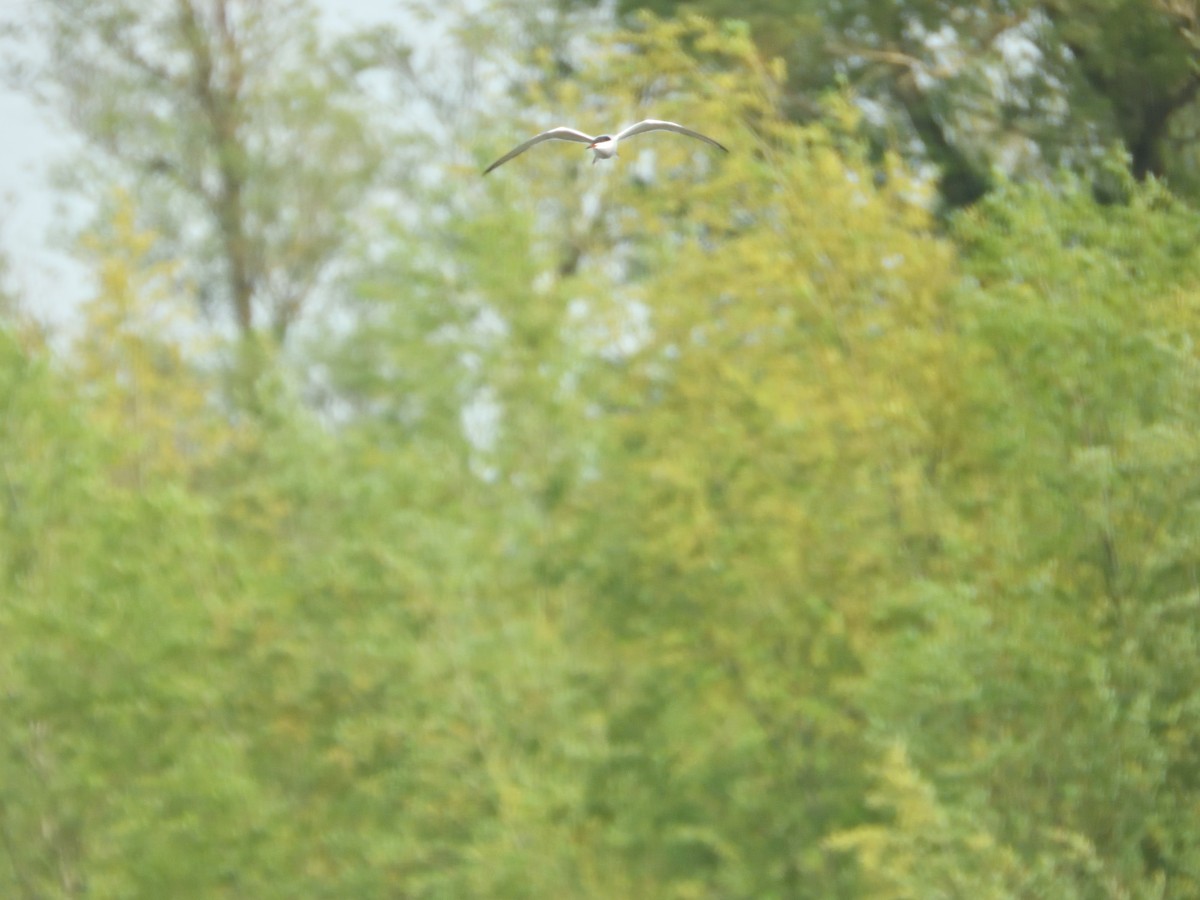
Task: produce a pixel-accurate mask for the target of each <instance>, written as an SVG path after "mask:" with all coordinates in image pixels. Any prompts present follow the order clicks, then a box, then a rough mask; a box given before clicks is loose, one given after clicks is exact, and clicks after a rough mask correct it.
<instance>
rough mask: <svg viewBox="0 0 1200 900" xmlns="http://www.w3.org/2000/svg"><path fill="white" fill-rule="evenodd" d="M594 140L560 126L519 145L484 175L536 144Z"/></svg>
mask: <svg viewBox="0 0 1200 900" xmlns="http://www.w3.org/2000/svg"><path fill="white" fill-rule="evenodd" d="M594 140H595V138H594V137H592V136H591V135H590V134H584V133H583V132H582V131H576V130H575V129H574V128H567V127H566V126H565V125H559V126H558V127H557V128H551V129H550V130H549V131H543V132H542V133H541V134H539V135H537V136H536V137H531V138H530V139H529V140H527V141H526V142H525V143H523V144H518V145H517V146H516V147H513V148H512V149H511V150H509V151H508V152H507V153H505V154H504V155H503V156H502V157H500V158H499V159H498V160H496V161H495V162H494V163H492V164H491V165H490V166H488V167H487V168H486V169H484V170H483V174H484V175H486V174H487V173H488V172H490V171H492V169H494V168H496V167H497V166H502V165H504V164H505V163H506V162H508V161H509V160H510V159H512V158H513V157H514V156H519V155H520V154H522V153H524V152H525V151H526V150H528V149H529V148H530V147H532V146H533V145H534V144H540V143H541V142H542V141H575V142H576V143H579V144H590V143H591V142H592V141H594Z"/></svg>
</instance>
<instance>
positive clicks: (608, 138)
mask: <svg viewBox="0 0 1200 900" xmlns="http://www.w3.org/2000/svg"><path fill="white" fill-rule="evenodd" d="M611 140H612V135H611V134H602V135H600V136H599V137H598V138H596V139H595V140H594V141H592V142H591V143H590V144H588V149H589V150H591V149H593V148H594V147H595V146H596V145H597V144H606V143H608V142H609V141H611Z"/></svg>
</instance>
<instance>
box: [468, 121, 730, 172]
mask: <svg viewBox="0 0 1200 900" xmlns="http://www.w3.org/2000/svg"><path fill="white" fill-rule="evenodd" d="M647 131H674V132H675V133H676V134H686V135H687V136H688V137H694V138H699V139H700V140H702V141H704V142H705V143H708V144H712V145H713V146H714V147H716V148H717V149H718V150H724V151H725V152H726V153H728V152H729V151H728V150H726V149H725V148H724V147H722V146H721V145H720V144H718V143H717V142H716V141H714V140H713V139H712V138H710V137H706V136H704V135H703V134H701V133H700V132H698V131H692V129H690V128H684V127H683V126H682V125H676V124H675V123H674V122H664V121H662V120H661V119H643V120H642V121H640V122H638V123H637V124H636V125H630V126H629V127H628V128H626V129H625V130H623V131H620V132H618V133H617V134H602V135H599V136H598V137H592V136H591V135H590V134H584V133H583V132H582V131H576V130H575V129H574V128H568V127H567V126H565V125H559V126H558V127H557V128H551V129H550V130H549V131H543V132H542V133H541V134H539V135H537V136H535V137H531V138H530V139H529V140H527V141H526V142H525V143H523V144H520V145H518V146H516V147H514V148H513V149H511V150H509V151H508V152H507V153H505V154H504V155H503V156H502V157H500V158H499V159H498V160H496V161H495V162H494V163H492V164H491V165H490V166H488V167H487V168H486V169H484V170H483V174H484V175H486V174H487V173H488V172H490V171H492V169H494V168H496V167H497V166H502V165H504V164H505V163H506V162H508V161H509V160H510V159H512V158H513V157H514V156H519V155H520V154H522V153H524V152H525V151H526V150H528V149H529V148H530V147H532V146H533V145H534V144H540V143H541V142H542V141H575V142H576V143H579V144H587V148H588V149H589V150H591V151H592V153H594V154H595V155H594V156H593V157H592V165H595V164H596V160H598V159H612V158H613V157H614V156H616V155H617V144H619V143H620V142H621V141H623V140H625V138H628V137H633V136H634V135H635V134H643V133H645V132H647Z"/></svg>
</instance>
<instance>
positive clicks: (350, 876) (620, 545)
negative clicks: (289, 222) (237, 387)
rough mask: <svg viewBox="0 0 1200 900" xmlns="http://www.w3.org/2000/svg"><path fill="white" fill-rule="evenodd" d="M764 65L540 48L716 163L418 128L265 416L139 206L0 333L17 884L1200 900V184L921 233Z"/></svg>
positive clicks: (726, 45)
mask: <svg viewBox="0 0 1200 900" xmlns="http://www.w3.org/2000/svg"><path fill="white" fill-rule="evenodd" d="M780 74H781V73H779V72H777V71H775V70H773V69H772V68H770V67H768V66H764V65H763V64H762V62H761V61H760V59H759V57H758V53H757V51H756V50H755V48H754V46H753V45H752V44H751V43H750V40H749V37H748V36H747V35H746V33H745V31H744V30H742V29H738V28H730V27H718V26H714V25H712V24H711V23H709V22H706V21H705V20H703V19H701V18H699V17H686V18H681V19H677V20H658V19H653V18H645V19H642V20H640V21H639V22H638V23H637V26H636V28H635V29H633V30H631V31H630V32H628V33H624V34H621V35H619V36H618V37H617V38H616V39H614V40H613V41H611V42H600V43H599V44H598V45H597V46H596V48H595V55H594V57H593V58H591V59H590V61H589V63H588V65H587V66H586V67H585V68H583V69H581V70H580V71H579V73H578V76H577V77H576V78H574V79H556V78H545V79H542V80H537V79H535V80H533V81H532V82H531V84H532V87H531V88H530V93H529V96H530V99H531V103H532V105H531V107H530V109H529V110H528V117H529V121H528V122H526V123H524V124H523V125H522V126H520V127H519V128H518V127H517V126H513V128H514V132H518V131H523V130H524V128H525V127H526V126H528V127H530V128H533V127H536V126H537V125H539V124H544V123H545V122H547V121H550V120H561V121H571V122H578V123H579V125H580V127H594V126H591V125H589V124H588V123H589V122H591V121H592V120H593V119H594V120H595V121H597V122H600V123H612V122H615V121H625V120H635V119H636V118H639V117H642V116H644V115H649V114H652V113H653V114H657V115H663V116H666V117H670V118H673V119H678V120H680V121H684V122H688V123H691V124H696V125H698V126H700V127H703V128H704V129H705V130H706V131H710V132H712V133H713V134H714V135H715V136H716V137H718V139H720V140H722V141H723V142H725V143H727V144H728V145H729V146H730V148H731V151H732V152H731V153H730V154H729V155H728V156H717V155H715V154H712V153H710V152H709V150H708V148H704V147H699V146H697V145H693V144H691V143H689V142H686V141H681V140H674V139H673V136H668V135H648V136H646V137H645V139H644V140H642V139H639V141H641V143H637V142H630V144H628V145H626V146H625V147H623V148H622V154H621V158H620V159H619V160H616V161H614V162H613V163H612V164H609V165H606V166H595V167H593V166H592V165H590V164H589V163H588V162H587V160H586V157H582V156H581V155H580V154H579V153H578V151H579V149H580V148H578V147H574V146H571V145H547V146H544V147H540V148H538V151H537V152H535V153H530V154H527V155H525V156H522V157H521V158H520V159H519V160H516V161H514V162H513V163H512V164H510V165H509V166H506V167H505V168H504V169H503V170H501V171H499V172H497V173H495V174H494V175H492V176H489V178H488V179H487V180H486V181H485V180H483V179H481V178H479V177H478V175H477V173H475V172H473V171H472V172H471V173H470V179H471V180H470V181H468V180H467V176H466V175H465V174H464V173H463V170H462V169H461V168H458V167H457V166H456V163H455V161H454V160H453V159H447V160H445V161H440V158H439V160H436V161H434V162H431V165H430V169H429V171H428V172H427V173H426V174H427V176H428V178H427V179H426V180H425V181H424V187H423V188H422V189H421V190H422V191H424V192H423V193H422V192H417V193H414V195H413V196H412V197H411V198H409V202H411V203H413V204H418V203H420V204H426V205H424V206H421V207H419V209H420V211H422V212H424V213H427V215H419V216H412V217H406V218H405V220H404V221H402V222H398V223H395V224H394V226H393V227H392V229H391V230H389V231H387V232H381V233H380V234H379V235H378V246H374V247H371V248H370V252H369V253H367V252H366V251H364V257H366V258H364V260H363V261H362V264H361V266H360V265H359V264H358V263H356V264H355V267H356V270H357V271H359V272H361V273H363V274H362V276H361V277H358V278H356V279H354V281H353V282H352V283H351V285H350V288H351V290H352V296H351V297H350V303H349V304H348V305H347V307H346V308H345V312H346V319H345V320H340V321H337V322H336V323H333V324H335V325H336V328H334V327H331V328H330V330H329V331H327V332H325V333H323V334H320V335H319V339H318V340H317V341H315V342H313V343H308V344H299V345H297V346H295V347H294V348H293V352H294V353H296V354H298V355H297V356H293V357H288V356H285V355H283V354H275V353H274V352H273V351H272V350H271V349H270V348H263V351H262V357H261V359H259V360H257V363H258V366H259V368H258V375H259V377H258V381H257V382H256V384H255V398H256V402H255V406H254V414H253V415H248V414H246V412H245V407H240V406H239V407H235V408H234V409H230V408H228V407H222V405H221V403H220V400H221V399H222V397H223V393H222V384H221V382H220V380H219V375H214V374H213V373H212V369H211V367H210V365H209V363H210V361H211V359H212V358H213V354H214V346H213V342H212V341H211V339H210V340H209V341H207V342H204V341H196V340H193V339H194V338H195V337H196V331H195V327H194V325H193V324H189V322H190V320H189V319H188V318H187V316H186V315H185V311H186V310H188V309H189V304H188V302H187V299H188V296H189V291H190V285H189V284H188V282H187V281H186V280H183V279H181V277H180V273H181V272H184V271H189V267H187V266H186V265H184V263H186V262H187V260H182V259H176V258H175V257H174V250H173V249H167V248H175V247H176V246H177V245H175V244H173V243H171V242H170V240H169V237H164V236H163V235H159V234H156V233H153V232H150V231H147V230H145V229H144V228H141V227H138V225H137V224H136V223H137V221H138V209H137V208H136V207H135V206H134V202H133V200H132V199H131V198H130V197H129V196H128V195H122V194H120V193H118V194H116V195H115V200H114V201H113V202H112V204H111V213H112V214H111V219H110V220H109V221H108V222H106V223H103V225H102V227H100V228H98V229H97V230H96V231H95V233H94V234H93V235H92V236H91V237H90V238H89V239H88V242H87V249H88V253H89V254H90V258H91V259H92V260H93V261H94V266H95V271H96V273H97V281H96V289H95V296H94V297H93V298H92V299H91V300H90V301H89V303H88V305H87V306H86V308H85V309H84V311H83V319H84V321H85V323H86V327H85V328H84V329H81V333H80V335H79V336H78V337H77V338H76V339H75V340H74V341H72V342H69V343H65V344H64V345H63V349H62V350H61V351H60V353H59V355H57V356H55V355H51V353H50V351H48V350H47V349H46V348H44V347H41V346H39V345H38V344H37V343H36V342H32V341H28V340H26V339H24V336H23V335H22V336H20V337H19V336H18V335H16V334H15V333H14V332H13V328H14V327H15V326H9V325H7V324H6V326H5V328H6V329H8V330H4V331H0V430H2V432H3V434H4V438H5V439H4V440H3V441H2V442H0V584H2V585H3V591H2V599H0V634H3V635H4V640H3V641H0V691H2V695H3V697H4V698H5V708H4V712H5V715H4V717H3V722H2V724H0V894H2V895H4V896H30V897H32V896H49V897H68V896H78V895H80V894H83V893H88V894H90V895H95V896H98V897H142V896H145V897H163V896H170V897H187V896H204V897H208V896H254V897H276V896H277V897H295V896H329V897H345V896H366V897H375V896H378V897H393V896H412V897H462V896H468V897H470V896H481V897H500V898H505V897H530V898H533V897H594V898H609V897H674V898H704V897H712V898H716V897H721V898H726V897H755V898H758V897H780V898H782V897H795V896H801V897H804V896H814V897H829V898H858V897H868V898H881V900H882V898H897V900H898V898H909V897H963V896H972V897H973V896H979V897H992V898H1009V897H1013V898H1016V897H1043V896H1045V897H1065V898H1081V900H1082V898H1089V900H1090V898H1114V900H1115V898H1139V900H1142V898H1144V900H1151V898H1157V900H1166V898H1170V900H1183V898H1190V897H1193V896H1195V895H1196V894H1197V891H1198V890H1200V854H1198V852H1197V850H1196V848H1197V847H1200V816H1198V815H1197V809H1198V808H1200V807H1198V804H1197V791H1198V790H1200V773H1198V771H1197V768H1196V759H1197V758H1200V757H1198V750H1200V748H1198V747H1197V739H1196V735H1198V734H1200V702H1198V701H1197V692H1196V685H1197V684H1200V663H1198V662H1197V660H1200V652H1198V650H1200V630H1198V626H1197V622H1200V619H1198V618H1197V605H1198V603H1200V597H1198V595H1197V590H1196V586H1195V584H1196V581H1195V573H1196V570H1197V562H1198V560H1197V548H1198V547H1200V514H1198V513H1200V504H1198V502H1197V498H1198V497H1200V483H1198V482H1197V477H1198V476H1197V474H1196V473H1197V472H1200V439H1198V438H1197V435H1200V421H1197V417H1198V416H1200V406H1198V405H1197V403H1196V398H1197V396H1198V395H1200V390H1198V389H1200V381H1198V376H1200V368H1198V366H1197V358H1196V351H1195V346H1196V337H1197V332H1198V331H1200V321H1198V318H1197V314H1198V312H1200V257H1197V255H1196V254H1195V252H1194V248H1195V246H1196V244H1197V239H1198V238H1200V217H1197V216H1196V215H1195V214H1194V213H1193V212H1191V211H1190V210H1189V209H1188V208H1187V207H1186V206H1184V205H1182V204H1180V203H1179V202H1178V201H1177V200H1175V199H1173V198H1172V196H1171V195H1170V194H1168V193H1167V192H1166V191H1165V190H1164V189H1163V188H1162V186H1160V185H1159V184H1157V183H1156V182H1153V181H1150V182H1149V183H1146V184H1139V183H1137V181H1136V180H1135V179H1134V178H1132V177H1131V176H1130V175H1129V174H1127V173H1125V172H1124V171H1123V170H1121V169H1119V168H1118V169H1114V170H1113V171H1112V173H1111V180H1112V182H1113V184H1115V185H1116V187H1117V190H1116V191H1114V194H1113V195H1114V196H1117V197H1120V198H1121V199H1122V202H1120V203H1114V204H1109V205H1100V204H1099V203H1098V202H1097V201H1096V199H1095V197H1094V195H1093V192H1092V191H1091V190H1090V189H1088V188H1087V187H1086V186H1085V185H1083V184H1082V183H1080V182H1079V181H1077V180H1074V179H1072V178H1070V177H1067V176H1063V177H1061V178H1060V179H1059V180H1058V182H1057V183H1055V184H1054V185H1051V186H1040V185H1039V186H1035V185H1021V184H1010V183H1000V184H999V185H998V187H997V189H996V190H995V191H993V192H992V193H991V194H990V195H989V196H988V197H987V199H986V200H985V201H984V202H982V203H980V204H978V205H977V206H976V207H975V208H973V209H972V210H971V211H970V212H968V213H964V214H961V215H959V216H957V217H956V218H954V219H953V220H952V221H951V222H950V227H949V230H948V231H946V232H940V231H939V230H938V229H937V228H935V224H934V222H933V221H932V219H931V215H930V213H929V211H928V206H929V201H930V197H929V193H928V188H927V187H926V186H925V185H924V183H923V182H922V181H921V180H920V179H918V178H914V177H912V175H911V174H910V173H909V171H908V170H907V169H906V168H905V166H904V165H903V164H902V163H901V162H900V161H899V160H898V159H896V158H894V157H887V158H885V159H884V160H883V161H882V164H883V165H884V167H885V168H886V177H884V178H876V177H875V175H876V172H877V171H878V166H879V164H880V163H879V161H878V160H875V159H873V158H872V156H871V152H870V150H869V148H867V147H865V146H864V145H863V144H862V143H861V142H860V141H859V140H858V139H857V138H856V137H855V135H856V134H857V133H858V125H859V119H858V117H857V115H856V113H855V112H854V110H853V108H851V107H849V106H845V105H837V106H831V110H833V111H834V112H835V113H836V115H835V116H833V117H832V118H831V120H830V123H829V124H827V125H825V126H816V125H810V126H799V125H796V124H795V123H794V122H792V121H791V120H790V118H789V116H788V114H787V112H786V110H785V109H784V108H783V106H782V105H781V85H780V77H779V76H780ZM600 98H603V99H600ZM497 128H498V126H497ZM486 133H488V132H487V131H485V130H481V131H480V134H481V135H482V134H486ZM511 137H513V135H508V134H500V133H499V131H498V130H497V132H496V134H495V136H494V137H488V138H484V137H481V138H480V143H481V144H486V145H488V146H486V147H480V148H478V150H479V157H480V159H483V158H485V157H487V158H491V157H490V154H491V152H492V151H493V150H494V149H495V147H492V146H491V144H493V143H494V144H495V145H496V146H504V145H506V144H507V142H508V141H509V139H510V138H511ZM485 151H486V152H485ZM220 349H221V348H220V347H219V346H217V347H216V348H215V352H220ZM297 361H298V362H299V365H297ZM301 368H304V369H305V371H302V372H301V371H298V370H299V369H301ZM309 392H312V394H310V393H309ZM318 392H319V393H318ZM314 398H315V402H310V401H313V400H314ZM464 421H468V422H476V423H478V422H482V423H483V425H481V426H478V427H475V428H474V429H473V430H471V431H469V433H468V432H467V430H466V429H464V425H463V423H464Z"/></svg>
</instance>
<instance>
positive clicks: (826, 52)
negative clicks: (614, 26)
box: [618, 0, 1200, 207]
mask: <svg viewBox="0 0 1200 900" xmlns="http://www.w3.org/2000/svg"><path fill="white" fill-rule="evenodd" d="M689 6H693V7H694V6H695V5H694V4H689ZM618 8H619V10H620V11H621V12H622V13H625V14H629V13H631V12H633V11H634V10H638V9H651V10H654V11H656V12H658V13H660V14H661V13H670V12H673V11H676V10H677V9H679V8H680V4H678V3H676V2H674V0H658V2H638V0H627V2H623V3H621V4H619V6H618ZM699 9H700V10H702V11H703V12H704V13H706V14H707V15H710V16H713V17H714V18H735V19H742V20H746V21H747V22H748V23H749V24H750V25H751V27H752V28H753V31H754V34H755V38H756V41H757V43H758V45H759V46H760V48H761V50H762V52H763V54H764V55H765V56H768V57H774V56H779V57H781V58H782V59H784V60H785V62H786V64H787V68H788V80H787V88H786V97H787V108H788V109H789V112H790V114H791V115H792V117H793V118H796V119H797V120H799V121H812V120H813V119H814V118H816V117H820V116H821V115H822V107H821V99H822V97H824V96H825V95H827V94H828V93H829V92H831V91H834V90H837V89H838V85H839V83H841V82H842V81H843V80H845V81H846V82H848V84H849V87H850V89H851V91H852V92H853V95H854V96H855V97H856V99H857V100H858V101H859V102H860V103H862V104H863V105H864V108H865V109H866V110H867V111H868V117H867V118H866V119H865V120H864V126H866V131H867V133H869V134H871V135H872V139H873V140H874V141H875V142H876V143H877V144H878V145H879V146H882V147H889V148H893V149H898V150H900V151H902V152H904V153H905V154H906V155H908V156H909V157H910V159H913V160H914V161H917V162H919V161H928V162H931V163H933V164H934V165H936V166H937V167H938V170H939V178H940V194H941V198H942V200H943V201H944V202H945V203H946V204H947V205H948V206H950V207H957V206H962V205H966V204H970V203H972V202H974V201H975V200H977V199H979V197H981V196H982V195H983V194H984V193H985V192H986V191H988V190H990V189H991V187H992V186H993V176H994V174H995V173H997V172H999V173H1004V174H1007V175H1010V176H1012V175H1016V176H1027V175H1044V174H1046V173H1049V172H1053V171H1054V170H1055V169H1057V168H1058V167H1059V166H1061V165H1066V166H1068V167H1070V168H1072V169H1075V170H1076V171H1080V172H1087V173H1090V174H1099V172H1098V170H1097V168H1096V160H1097V157H1098V156H1099V155H1102V154H1103V153H1104V152H1105V151H1106V150H1107V149H1108V148H1109V147H1110V145H1112V144H1114V143H1117V144H1119V145H1120V146H1122V147H1123V149H1124V150H1125V151H1126V152H1127V153H1128V154H1129V156H1130V164H1131V167H1132V169H1133V172H1134V174H1135V175H1136V176H1137V177H1138V178H1145V177H1147V176H1155V177H1159V178H1162V177H1167V178H1169V179H1170V181H1171V182H1172V184H1173V186H1174V187H1175V188H1176V189H1177V190H1179V191H1180V192H1181V193H1183V194H1184V195H1186V196H1189V197H1194V196H1196V190H1197V184H1198V183H1200V181H1198V174H1200V159H1198V158H1197V156H1196V154H1195V151H1194V147H1195V141H1194V140H1193V139H1192V135H1193V133H1194V131H1195V127H1196V122H1197V119H1198V117H1200V107H1198V105H1197V102H1196V101H1197V91H1198V90H1200V74H1198V71H1200V70H1198V69H1197V60H1198V56H1197V42H1196V34H1197V27H1196V25H1197V18H1196V10H1195V5H1194V4H1190V3H1180V2H1172V0H1119V2H1110V0H1095V2H1093V0H1055V2H1036V0H1016V2H1004V3H992V4H987V5H986V6H981V7H977V8H971V9H968V8H966V7H964V6H963V5H962V4H961V3H948V2H943V0H906V2H904V3H888V4H881V3H874V2H865V0H864V2H858V0H855V2H849V3H843V2H836V3H835V2H827V0H806V2H804V3H801V4H795V3H783V4H779V3H775V2H756V3H748V4H747V3H740V2H729V0H707V2H702V3H700V4H699ZM913 147H916V148H919V149H918V150H917V151H916V153H913V152H912V148H913ZM1102 186H1103V185H1102Z"/></svg>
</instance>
